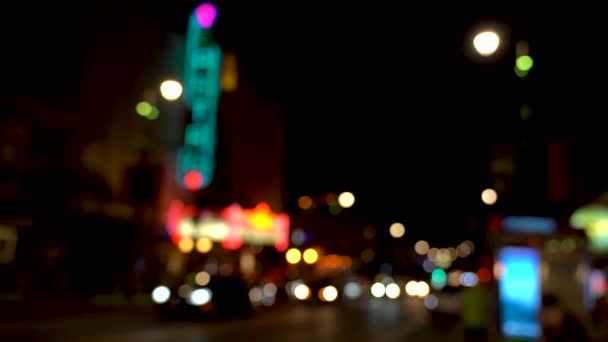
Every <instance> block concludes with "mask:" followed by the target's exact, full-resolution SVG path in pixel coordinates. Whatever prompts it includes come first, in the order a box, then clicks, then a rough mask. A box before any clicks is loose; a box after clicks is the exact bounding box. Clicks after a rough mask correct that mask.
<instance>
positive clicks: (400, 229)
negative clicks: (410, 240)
mask: <svg viewBox="0 0 608 342" xmlns="http://www.w3.org/2000/svg"><path fill="white" fill-rule="evenodd" d="M389 233H390V234H391V236H392V237H394V238H396V239H397V238H400V237H402V236H403V235H404V234H405V226H404V225H403V224H402V223H399V222H395V223H393V224H391V227H390V228H389Z"/></svg>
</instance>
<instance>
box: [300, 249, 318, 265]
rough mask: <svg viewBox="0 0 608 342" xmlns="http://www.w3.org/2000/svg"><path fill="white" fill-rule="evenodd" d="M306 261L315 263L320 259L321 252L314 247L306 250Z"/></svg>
mask: <svg viewBox="0 0 608 342" xmlns="http://www.w3.org/2000/svg"><path fill="white" fill-rule="evenodd" d="M303 257H304V262H305V263H307V264H314V263H315V262H317V259H319V253H317V251H316V250H314V249H313V248H309V249H307V250H305V251H304V255H303Z"/></svg>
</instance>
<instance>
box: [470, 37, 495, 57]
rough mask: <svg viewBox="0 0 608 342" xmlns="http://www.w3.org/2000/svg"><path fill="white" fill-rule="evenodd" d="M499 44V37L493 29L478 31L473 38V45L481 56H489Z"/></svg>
mask: <svg viewBox="0 0 608 342" xmlns="http://www.w3.org/2000/svg"><path fill="white" fill-rule="evenodd" d="M499 45H500V37H499V36H498V34H497V33H496V32H494V31H485V32H480V33H478V34H477V35H476V36H475V38H473V46H474V47H475V50H476V51H477V53H479V54H480V55H482V56H490V55H492V54H494V52H496V50H498V46H499Z"/></svg>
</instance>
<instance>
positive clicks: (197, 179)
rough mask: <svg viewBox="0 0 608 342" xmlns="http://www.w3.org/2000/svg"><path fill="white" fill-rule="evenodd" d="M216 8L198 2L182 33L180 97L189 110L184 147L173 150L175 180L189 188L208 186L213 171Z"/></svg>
mask: <svg viewBox="0 0 608 342" xmlns="http://www.w3.org/2000/svg"><path fill="white" fill-rule="evenodd" d="M216 17H217V9H216V8H215V7H214V6H213V5H211V4H209V3H204V4H201V5H199V6H198V7H197V8H196V9H195V10H194V11H193V12H192V13H191V14H190V19H189V22H188V32H187V36H186V63H185V68H184V69H185V72H184V83H185V87H184V100H185V102H186V104H187V105H188V106H190V108H191V110H192V123H190V124H189V125H188V126H187V127H186V132H185V137H184V146H182V147H181V148H180V149H179V151H178V153H177V173H176V176H177V182H178V184H180V185H181V186H183V187H185V188H186V189H189V190H199V189H202V188H205V187H207V186H209V184H210V183H211V181H212V179H213V174H214V171H215V145H216V144H217V138H216V127H217V107H218V103H219V96H220V91H221V81H220V74H221V61H222V50H221V49H220V47H219V46H218V45H217V44H215V43H214V42H213V34H212V28H213V24H214V22H215V18H216Z"/></svg>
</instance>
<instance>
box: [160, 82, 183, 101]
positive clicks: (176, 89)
mask: <svg viewBox="0 0 608 342" xmlns="http://www.w3.org/2000/svg"><path fill="white" fill-rule="evenodd" d="M182 91H183V88H182V85H181V84H180V83H179V82H177V81H173V80H167V81H164V82H163V83H161V84H160V94H161V95H162V96H163V98H165V100H168V101H175V100H177V99H179V97H180V96H182Z"/></svg>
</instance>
